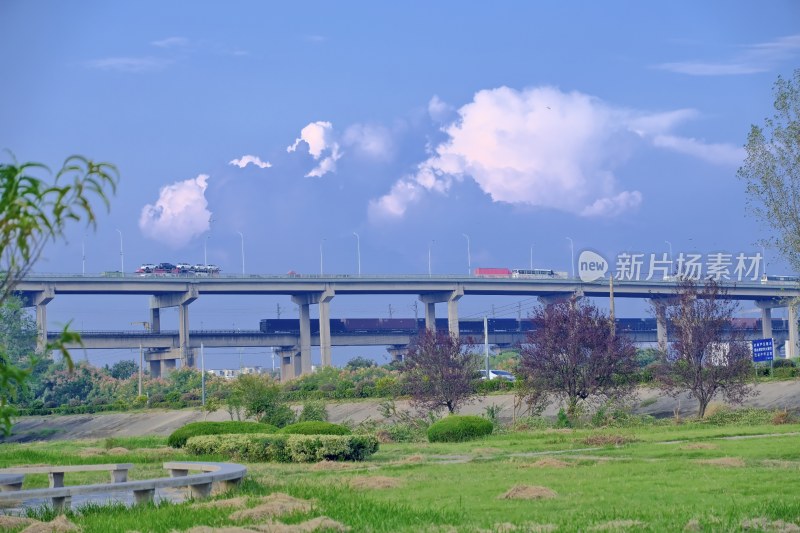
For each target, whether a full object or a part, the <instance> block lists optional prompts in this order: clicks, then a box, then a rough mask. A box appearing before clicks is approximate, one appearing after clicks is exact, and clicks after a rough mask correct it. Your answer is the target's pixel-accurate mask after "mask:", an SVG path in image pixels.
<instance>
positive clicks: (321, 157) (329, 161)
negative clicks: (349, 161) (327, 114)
mask: <svg viewBox="0 0 800 533" xmlns="http://www.w3.org/2000/svg"><path fill="white" fill-rule="evenodd" d="M301 142H304V143H306V144H307V145H308V153H309V154H311V157H313V158H314V159H315V160H316V161H319V164H317V166H316V167H314V168H313V169H311V171H310V172H309V173H308V174H306V177H307V178H319V177H322V176H324V175H325V174H327V173H328V172H335V171H336V161H338V160H339V158H341V157H342V154H341V152H340V150H339V143H337V142H336V140H335V138H334V134H333V124H331V123H330V122H324V121H317V122H311V123H310V124H308V125H307V126H306V127H305V128H303V129H302V130H300V137H298V138H297V139H295V141H294V143H293V144H291V145H290V146H287V147H286V151H287V152H294V151H295V150H297V148H298V146H300V143H301Z"/></svg>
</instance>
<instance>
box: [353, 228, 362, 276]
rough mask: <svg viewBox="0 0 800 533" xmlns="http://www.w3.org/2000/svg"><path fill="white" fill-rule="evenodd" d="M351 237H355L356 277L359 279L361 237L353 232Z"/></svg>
mask: <svg viewBox="0 0 800 533" xmlns="http://www.w3.org/2000/svg"><path fill="white" fill-rule="evenodd" d="M353 235H355V237H356V259H358V276H359V277H361V237H359V236H358V233H356V232H355V231H354V232H353Z"/></svg>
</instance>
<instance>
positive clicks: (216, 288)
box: [17, 274, 800, 378]
mask: <svg viewBox="0 0 800 533" xmlns="http://www.w3.org/2000/svg"><path fill="white" fill-rule="evenodd" d="M721 285H722V286H723V287H724V288H725V290H727V295H728V297H729V298H731V299H735V300H750V301H754V302H755V303H756V305H758V306H759V307H760V308H761V309H762V323H763V324H764V326H763V330H762V336H763V337H772V336H773V332H772V331H771V329H772V328H771V324H772V320H771V309H773V308H777V307H788V309H789V354H788V355H789V356H790V357H795V356H796V355H797V345H798V331H797V330H798V328H797V323H798V320H797V306H796V303H795V302H796V301H797V300H798V298H800V287H798V284H797V283H796V282H780V281H770V282H767V283H761V282H744V283H736V284H733V283H726V282H724V281H723V282H721ZM675 288H676V282H675V281H669V280H652V281H617V280H615V282H614V296H615V297H616V298H639V299H649V300H652V301H653V303H654V304H655V306H656V309H657V313H656V318H657V323H658V327H657V340H658V341H659V342H660V343H664V342H667V329H666V320H665V317H664V315H663V312H660V313H659V312H658V309H663V306H659V302H664V301H665V299H668V298H670V297H672V296H673V295H674V293H675ZM17 290H18V292H19V294H20V295H21V296H22V297H23V300H24V301H25V302H26V304H27V305H29V306H36V317H37V326H38V328H39V332H40V346H42V345H44V343H45V341H46V337H47V335H46V331H47V304H48V303H49V302H50V301H52V300H53V299H54V298H56V297H57V296H58V295H64V294H70V295H92V294H95V295H97V294H102V295H115V294H116V295H149V296H150V297H151V298H150V325H151V330H152V332H153V333H159V332H160V331H161V327H160V323H161V321H160V310H161V309H162V308H164V307H177V308H178V316H179V321H178V322H179V330H178V346H177V347H174V348H173V349H172V350H171V351H170V352H169V353H168V354H167V355H165V356H163V360H171V361H172V363H171V365H172V366H175V360H177V359H181V361H182V363H183V364H186V365H190V366H193V365H194V346H195V345H198V344H199V343H194V342H193V341H192V340H191V334H190V328H189V324H190V323H189V305H190V304H191V303H192V302H194V301H195V300H197V299H198V298H199V297H201V296H211V295H249V296H260V295H286V296H289V297H290V298H291V299H292V301H293V302H294V303H296V304H297V305H298V306H299V308H300V332H299V341H298V342H297V344H295V345H293V346H292V347H291V348H290V349H288V350H287V351H286V352H284V353H283V354H282V357H281V371H282V375H284V376H286V377H287V378H289V377H294V376H296V375H300V374H303V373H307V372H310V370H311V345H312V343H311V328H310V306H311V305H318V306H319V316H320V332H319V345H320V354H321V363H322V365H323V366H327V365H330V364H331V346H332V345H333V344H332V337H331V332H330V303H331V301H332V300H333V299H334V297H335V296H336V295H374V294H409V295H416V296H417V297H418V298H419V300H420V301H421V302H422V303H424V304H425V321H426V324H427V326H428V327H430V328H433V327H434V324H435V318H436V311H435V309H436V308H435V304H436V303H445V302H446V303H447V319H448V323H449V325H450V326H449V329H450V331H451V333H453V334H455V335H458V334H459V326H458V302H459V300H460V299H461V298H463V297H465V296H475V295H481V296H519V297H532V296H537V297H539V298H540V301H542V302H543V303H549V302H555V301H558V300H562V299H566V298H570V297H572V296H574V295H577V296H584V297H599V298H608V297H609V295H610V292H611V291H610V287H609V283H608V280H604V279H601V280H598V281H597V282H593V283H583V282H581V281H580V280H576V279H557V278H543V279H530V278H482V277H469V276H336V275H329V276H268V275H249V276H224V277H223V276H219V277H193V276H180V275H173V276H163V277H161V276H138V275H121V274H116V275H114V276H100V275H94V276H92V275H88V276H82V275H63V274H58V275H55V274H54V275H30V276H28V277H26V278H25V279H23V280H22V281H21V282H20V283H19V284H18V285H17Z"/></svg>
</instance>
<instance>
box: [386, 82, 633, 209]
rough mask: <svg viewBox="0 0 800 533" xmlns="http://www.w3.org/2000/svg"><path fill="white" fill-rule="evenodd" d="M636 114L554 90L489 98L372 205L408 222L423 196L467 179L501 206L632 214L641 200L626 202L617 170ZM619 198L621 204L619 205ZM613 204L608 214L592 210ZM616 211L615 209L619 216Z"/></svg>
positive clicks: (466, 112)
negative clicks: (602, 202) (602, 201)
mask: <svg viewBox="0 0 800 533" xmlns="http://www.w3.org/2000/svg"><path fill="white" fill-rule="evenodd" d="M628 115H629V113H628V112H626V111H624V110H619V109H614V108H612V107H610V106H608V105H606V104H604V103H603V102H601V101H600V100H598V99H596V98H593V97H591V96H588V95H585V94H581V93H578V92H572V93H564V92H561V91H559V90H558V89H556V88H553V87H540V88H534V89H527V90H523V91H517V90H514V89H510V88H508V87H500V88H498V89H490V90H483V91H480V92H478V93H477V94H475V97H474V99H473V101H472V102H470V103H469V104H467V105H465V106H463V107H462V108H460V109H459V110H458V120H457V121H456V122H453V123H452V124H450V125H449V126H447V127H446V128H444V132H445V133H446V134H447V140H445V142H443V143H441V144H439V145H438V146H436V147H435V148H434V149H433V154H432V156H431V157H430V158H429V159H427V160H426V161H424V162H422V163H421V164H420V165H419V166H418V168H417V171H416V172H415V173H414V174H412V175H410V176H406V177H405V178H403V179H401V180H400V181H399V182H398V183H396V184H395V185H394V186H393V187H392V189H391V190H390V191H389V193H388V194H387V195H385V196H383V197H382V198H379V199H377V200H374V201H373V202H372V203H371V205H370V212H371V214H372V215H373V216H376V215H380V214H384V215H388V216H399V215H402V214H403V213H404V212H405V210H406V207H407V205H408V204H409V203H411V202H413V201H415V200H417V199H418V198H419V197H420V195H421V194H422V193H423V192H424V191H426V190H427V191H436V192H439V193H443V194H446V193H447V192H448V191H449V189H450V188H451V187H452V185H453V183H454V182H456V181H461V180H463V179H465V178H467V177H469V178H471V179H474V180H475V182H476V183H477V184H478V185H479V186H480V187H481V189H482V190H483V191H484V192H486V193H487V194H488V195H489V196H490V197H491V198H492V200H494V201H496V202H507V203H513V204H527V205H532V206H540V207H549V208H555V209H560V210H564V211H569V212H573V213H578V214H586V215H595V214H596V215H600V214H604V215H605V214H614V213H619V212H621V211H622V210H625V209H633V208H635V207H637V206H638V204H639V202H640V201H641V194H639V193H638V192H636V191H624V192H628V193H629V194H628V195H627V196H621V197H620V196H619V194H620V193H621V192H623V191H618V190H617V186H616V180H615V178H614V176H613V174H612V173H611V169H612V168H613V167H614V165H615V164H616V163H617V161H619V160H621V159H624V157H625V150H624V149H623V148H620V147H619V146H623V147H624V145H625V143H619V142H617V141H619V140H620V139H621V138H624V137H625V136H626V135H627V136H632V132H631V131H630V129H628V128H627V127H626V119H627V117H628ZM616 198H619V199H617V200H615V199H616ZM600 199H607V200H608V201H607V202H606V204H608V206H607V207H605V208H602V209H601V208H600V207H599V204H598V207H596V208H591V207H592V206H593V205H594V204H595V202H597V201H598V200H600ZM612 205H613V206H614V207H613V208H612Z"/></svg>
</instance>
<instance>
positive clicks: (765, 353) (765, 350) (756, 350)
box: [752, 339, 775, 363]
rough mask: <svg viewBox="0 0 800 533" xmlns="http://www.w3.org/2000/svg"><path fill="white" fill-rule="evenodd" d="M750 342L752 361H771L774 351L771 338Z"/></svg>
mask: <svg viewBox="0 0 800 533" xmlns="http://www.w3.org/2000/svg"><path fill="white" fill-rule="evenodd" d="M752 343H753V362H754V363H762V362H764V361H772V359H773V357H774V353H775V352H774V350H773V349H772V339H756V340H754V341H752Z"/></svg>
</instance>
